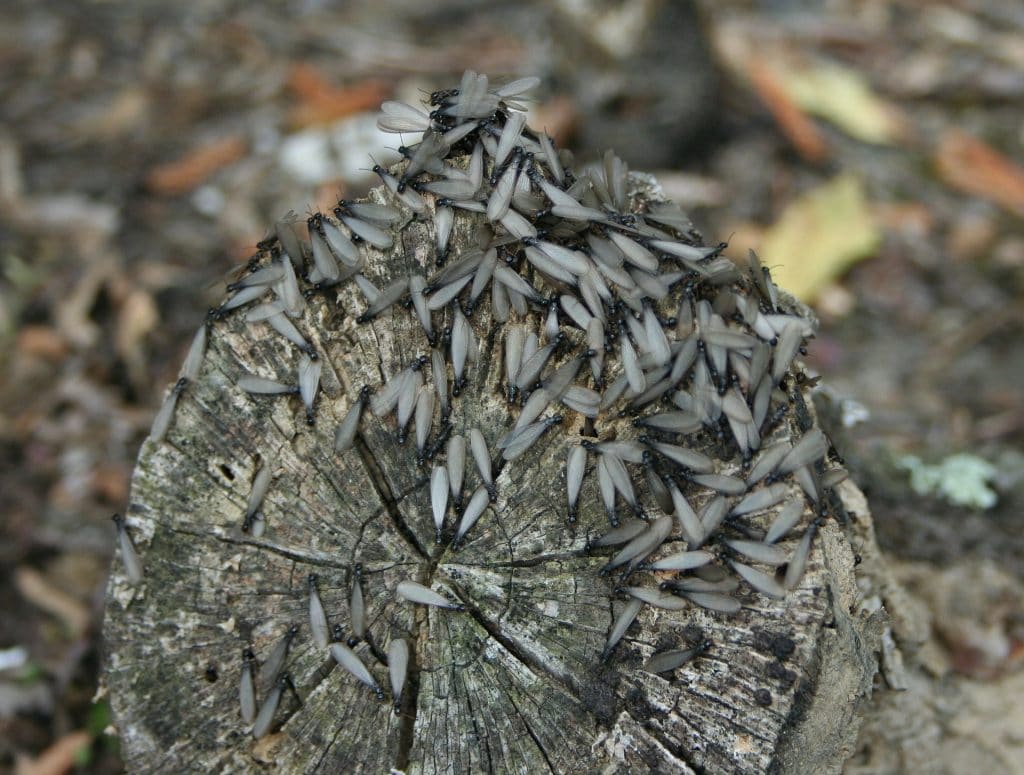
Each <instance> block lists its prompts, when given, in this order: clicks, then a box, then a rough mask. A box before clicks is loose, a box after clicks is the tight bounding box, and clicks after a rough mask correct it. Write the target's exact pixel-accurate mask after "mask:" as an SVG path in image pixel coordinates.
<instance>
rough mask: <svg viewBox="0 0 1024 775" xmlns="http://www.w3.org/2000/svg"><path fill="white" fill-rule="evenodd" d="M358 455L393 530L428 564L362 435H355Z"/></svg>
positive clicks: (423, 549) (427, 559)
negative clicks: (393, 527)
mask: <svg viewBox="0 0 1024 775" xmlns="http://www.w3.org/2000/svg"><path fill="white" fill-rule="evenodd" d="M354 448H355V449H356V451H357V452H358V453H359V457H360V459H361V460H362V461H363V465H364V466H365V467H366V471H367V473H368V474H369V478H370V483H371V484H372V485H373V488H374V489H375V490H376V491H377V497H378V498H380V500H381V502H382V503H383V504H384V508H385V510H386V511H387V514H388V516H389V517H390V518H391V521H392V522H393V523H394V525H395V529H396V530H397V531H398V533H399V534H400V535H401V536H402V538H404V539H405V540H406V542H407V543H408V544H409V546H411V547H412V548H413V549H414V550H415V551H416V553H417V554H418V555H419V556H420V557H422V558H423V560H424V561H426V562H430V560H431V554H430V552H429V551H427V549H426V548H425V547H424V546H423V545H422V544H420V542H419V540H418V539H417V538H416V534H415V533H414V532H413V531H412V530H410V529H409V526H408V525H407V524H406V523H405V519H404V518H403V517H402V512H401V511H400V510H399V508H398V504H399V503H400V502H401V500H400V498H396V497H395V495H394V493H393V492H392V491H391V486H390V485H389V484H388V480H387V477H386V476H385V475H384V472H383V470H381V467H380V465H379V464H378V463H377V461H376V459H375V458H374V456H373V452H371V451H370V447H369V445H368V444H367V443H366V439H365V438H364V437H363V434H362V433H359V434H357V435H356V439H355V447H354Z"/></svg>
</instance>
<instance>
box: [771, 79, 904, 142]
mask: <svg viewBox="0 0 1024 775" xmlns="http://www.w3.org/2000/svg"><path fill="white" fill-rule="evenodd" d="M779 79H780V83H781V85H782V88H783V89H785V91H786V93H787V94H788V95H789V97H790V98H791V99H792V100H793V101H794V102H795V103H796V104H797V105H799V106H800V107H801V108H803V109H804V110H806V111H807V112H808V113H812V114H814V115H816V116H820V117H822V118H824V119H827V120H828V121H830V122H832V123H833V124H835V125H836V126H837V127H839V128H840V129H841V130H842V131H843V132H845V133H846V134H848V135H850V137H854V138H856V139H857V140H861V141H863V142H865V143H876V144H879V145H891V144H892V143H894V142H896V140H898V139H899V137H900V135H901V134H902V124H903V122H902V121H901V119H900V117H899V113H898V111H897V110H896V108H895V107H893V106H892V105H890V104H889V103H887V102H885V101H884V100H882V99H881V98H879V97H878V96H877V95H876V94H875V93H874V92H872V91H871V88H870V87H869V86H868V84H867V81H865V79H864V78H863V77H862V76H861V75H860V73H858V72H856V71H854V70H849V69H847V68H845V67H839V66H838V65H835V64H818V65H808V66H805V67H787V68H785V69H784V70H782V71H781V72H780V76H779Z"/></svg>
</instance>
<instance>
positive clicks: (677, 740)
mask: <svg viewBox="0 0 1024 775" xmlns="http://www.w3.org/2000/svg"><path fill="white" fill-rule="evenodd" d="M534 85H535V84H534V79H523V80H521V81H516V82H512V83H510V84H507V85H504V86H498V87H495V86H493V85H491V84H489V82H488V80H487V78H486V77H484V76H480V75H477V74H476V73H472V72H467V73H466V75H465V76H464V77H463V79H462V82H461V83H460V84H459V86H458V88H455V89H450V90H447V91H442V92H436V93H434V94H433V95H431V97H430V100H429V102H430V104H429V106H428V107H427V108H426V109H420V108H418V107H413V106H408V105H403V104H400V103H386V104H385V106H384V114H383V115H382V117H381V119H380V125H381V128H383V129H385V130H387V131H395V132H403V133H405V136H404V138H403V139H405V140H406V142H408V138H409V137H411V136H417V137H418V138H419V139H418V141H417V142H415V143H410V144H408V145H406V146H403V147H402V153H403V154H404V155H405V157H406V161H404V162H403V163H401V164H399V165H398V166H396V167H395V168H394V169H392V170H384V169H381V168H376V171H377V172H378V174H379V175H380V177H381V180H382V183H383V186H382V187H381V188H379V189H376V190H375V191H373V192H372V193H371V195H370V198H369V199H368V200H367V201H363V202H350V201H342V202H339V204H338V207H337V208H335V209H334V211H333V212H330V213H316V214H314V215H313V216H312V217H310V218H309V219H308V221H307V222H306V223H302V222H301V221H299V220H298V219H296V218H295V217H293V216H289V217H286V218H284V219H282V220H281V221H279V222H278V223H277V224H276V226H275V231H274V234H273V235H272V236H271V237H270V238H268V239H267V240H265V241H264V242H263V243H261V244H260V246H259V252H258V253H257V254H256V255H255V256H254V257H253V259H252V260H251V261H250V263H249V266H248V267H247V270H246V271H245V272H244V273H242V274H241V275H240V276H239V277H238V278H237V280H236V281H235V282H234V283H232V284H231V285H230V286H229V294H230V295H229V296H228V298H227V299H226V301H225V302H224V303H223V304H222V305H221V306H220V307H218V308H216V309H215V310H212V311H211V314H210V316H209V319H208V321H207V323H206V324H205V328H203V329H201V330H200V332H199V333H198V334H197V336H196V337H195V339H194V342H193V346H192V347H191V348H190V351H189V355H188V358H187V360H186V363H185V365H184V367H183V369H182V373H181V378H180V379H179V381H178V382H177V383H176V385H175V386H174V388H173V389H172V390H171V392H170V393H169V396H168V399H167V402H166V403H165V405H164V408H163V409H162V410H161V412H160V413H159V416H158V418H157V420H156V422H155V424H154V429H153V432H152V434H151V436H150V439H149V440H148V441H147V442H146V443H145V444H144V445H143V448H142V451H141V453H140V456H139V461H138V464H137V466H136V469H135V473H134V477H133V482H132V492H131V502H130V503H129V506H128V510H127V514H126V516H125V518H124V519H119V520H118V521H117V525H118V534H117V535H118V539H119V545H120V546H121V550H120V553H121V559H119V560H118V561H117V562H116V563H115V570H114V573H113V574H112V577H111V581H110V586H109V589H108V600H107V618H106V625H105V636H106V645H107V671H106V682H107V686H108V687H109V690H110V692H111V697H112V704H113V708H114V711H115V714H116V717H117V723H118V727H119V730H120V732H121V734H122V738H123V741H124V748H123V750H124V754H125V758H126V761H127V762H128V765H129V767H130V769H132V770H133V771H139V772H144V771H157V770H160V771H166V770H167V769H168V768H175V767H182V768H186V769H199V768H203V769H208V768H218V769H219V768H224V769H248V768H251V767H253V766H255V765H256V764H257V763H262V764H271V765H275V766H276V767H277V768H278V769H279V770H280V771H285V772H311V771H317V772H339V771H345V772H373V773H378V772H385V771H388V770H389V769H390V768H396V769H400V770H405V771H408V772H417V773H418V772H423V773H433V772H447V771H450V770H457V771H471V772H510V771H520V772H527V771H528V772H534V771H553V772H579V771H597V770H602V771H606V772H609V771H621V772H666V771H729V772H763V771H766V770H769V769H773V768H774V769H777V770H789V771H809V770H812V769H813V770H822V769H830V768H835V767H837V766H838V764H839V763H840V762H841V760H842V752H843V747H844V745H846V744H848V742H850V741H851V740H852V737H853V736H854V735H855V734H856V726H857V708H858V703H859V701H860V700H861V699H863V697H864V696H866V695H867V693H868V692H869V691H870V686H871V677H872V675H873V672H874V669H875V662H874V657H873V651H874V645H875V641H874V640H873V639H872V631H870V630H869V628H868V627H867V626H866V624H865V623H864V622H863V621H861V620H859V619H856V618H854V617H852V616H851V615H850V614H849V611H850V610H853V609H854V608H855V602H856V595H857V593H856V586H855V583H854V575H853V567H854V563H853V559H852V558H853V552H852V551H851V548H850V546H849V543H848V541H847V540H846V538H845V532H844V531H845V529H846V524H847V522H846V520H847V519H848V518H849V516H848V514H847V513H846V510H845V507H844V497H843V496H841V495H840V493H841V492H842V491H843V488H850V487H851V485H849V483H846V484H843V485H842V487H840V488H837V487H836V485H837V484H839V483H840V482H841V481H842V479H843V478H844V477H845V472H844V471H843V470H842V468H841V467H840V466H839V465H838V463H837V462H836V460H835V458H834V456H833V455H832V454H831V452H830V447H829V444H828V441H827V439H826V438H825V437H824V435H822V434H821V433H820V432H819V431H818V430H816V428H815V424H814V417H813V416H812V414H811V411H810V409H809V408H808V406H809V402H808V401H807V390H808V384H809V382H808V380H807V379H806V377H805V376H804V373H803V371H802V368H801V366H800V365H799V362H798V360H797V358H798V355H799V352H800V350H801V348H802V347H803V346H804V344H805V343H806V340H807V338H808V337H810V336H812V335H813V325H812V323H811V322H810V320H809V319H808V317H807V316H806V314H805V311H803V310H801V309H800V308H799V306H798V305H797V304H796V303H795V302H793V301H792V300H791V299H789V298H788V297H787V296H786V295H785V294H784V293H782V292H780V291H779V290H778V289H777V288H776V287H775V286H774V285H773V284H772V282H771V277H770V275H769V274H768V272H767V271H766V270H764V269H763V268H761V266H760V265H759V263H758V262H757V259H756V256H752V257H751V262H750V266H749V267H745V268H740V267H737V266H736V265H734V264H733V263H732V262H731V261H730V260H728V259H726V258H724V257H722V256H721V252H720V251H721V247H722V246H711V247H709V246H705V245H703V243H702V241H701V238H700V235H699V234H698V233H697V232H696V231H695V230H694V229H693V226H692V224H691V223H690V221H689V220H688V219H687V217H686V216H685V215H684V214H683V213H682V212H681V211H680V210H679V208H678V207H676V206H675V205H673V204H672V203H669V202H666V201H664V200H663V197H662V196H661V195H660V190H659V189H658V186H657V183H656V182H655V181H654V180H653V179H652V178H650V177H648V176H643V175H637V174H630V173H629V172H628V170H627V169H626V167H625V164H624V163H623V162H622V161H621V160H619V159H618V158H617V157H615V156H614V155H613V154H611V153H609V154H607V155H606V156H605V157H604V159H603V160H602V162H601V163H600V164H597V165H594V166H592V167H588V168H585V169H574V168H573V165H572V161H571V158H570V157H569V155H568V154H566V153H564V152H558V151H556V150H555V149H554V147H553V145H552V143H551V141H550V139H549V138H547V137H546V136H545V135H544V134H539V133H536V132H534V131H533V130H531V129H529V128H528V127H526V126H525V122H524V121H523V120H522V116H523V114H522V112H521V111H522V110H523V107H524V103H523V100H524V96H523V95H524V93H525V92H526V91H528V90H529V88H531V87H532V86H534ZM859 516H860V518H862V519H865V518H867V517H866V515H864V514H861V515H859ZM765 633H769V634H770V635H771V639H770V640H771V642H782V643H785V644H786V648H785V649H781V648H780V649H775V650H774V651H772V652H771V653H765V651H764V650H763V649H761V648H760V647H759V645H758V644H762V643H764V642H765ZM837 654H839V655H841V656H840V658H837V657H836V655H837ZM389 655H390V657H389ZM652 658H653V661H652ZM389 662H390V664H389ZM211 667H212V668H213V669H210V668H211ZM210 676H213V677H214V680H211V679H210ZM834 687H841V689H842V691H838V690H836V689H835V688H834ZM811 729H813V730H820V729H829V730H831V734H830V735H829V736H828V737H829V739H817V737H822V736H815V735H810V734H808V730H811ZM794 740H799V741H801V745H800V746H797V745H795V744H794V743H793V741H794Z"/></svg>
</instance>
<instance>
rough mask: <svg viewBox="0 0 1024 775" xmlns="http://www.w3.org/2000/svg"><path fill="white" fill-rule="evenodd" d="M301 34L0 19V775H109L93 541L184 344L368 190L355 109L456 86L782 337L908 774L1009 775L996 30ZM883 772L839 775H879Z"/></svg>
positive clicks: (213, 21) (469, 12) (682, 17)
mask: <svg viewBox="0 0 1024 775" xmlns="http://www.w3.org/2000/svg"><path fill="white" fill-rule="evenodd" d="M424 5H429V6H430V7H429V10H425V9H424V8H423V7H422V6H424ZM764 5H768V6H770V7H771V9H772V10H771V11H770V12H769V11H765V10H763V9H761V10H757V9H755V6H757V7H760V6H764ZM325 7H326V6H325V5H321V4H317V3H306V4H301V7H300V8H299V9H298V10H294V9H295V4H291V3H283V2H282V3H277V4H258V5H251V6H244V5H243V6H238V5H236V4H231V3H227V2H224V0H199V2H195V3H190V4H188V6H187V9H188V10H179V9H177V8H176V7H174V6H168V7H165V5H164V4H161V3H141V4H140V3H126V2H121V1H120V0H118V1H115V2H107V3H102V4H93V3H74V2H66V1H64V0H58V2H53V3H46V4H38V3H30V2H25V1H24V0H15V1H14V2H10V3H7V4H6V5H5V8H4V10H3V11H0V20H2V24H0V63H2V67H0V93H3V94H4V99H3V101H2V103H0V118H2V120H0V267H2V273H0V407H2V409H0V493H2V494H3V499H2V500H3V511H2V516H0V770H6V769H8V768H13V769H17V771H18V772H20V773H33V774H36V775H41V774H42V773H58V772H65V771H68V770H69V769H71V768H78V769H79V770H80V771H94V772H116V771H119V769H120V760H119V758H118V754H117V739H116V737H114V736H112V735H107V734H104V732H103V731H104V729H106V728H108V725H109V724H110V722H111V720H110V718H109V711H108V709H107V704H106V702H105V701H104V700H103V699H102V697H99V698H97V697H96V693H97V687H98V681H99V673H100V666H101V661H102V640H101V631H102V614H103V599H104V588H105V580H106V575H107V568H108V565H109V563H110V560H111V557H112V554H113V549H114V542H115V533H114V528H113V526H112V524H111V522H110V515H111V513H113V512H115V511H123V510H124V508H125V506H126V504H127V501H128V496H129V481H130V476H131V471H132V466H133V464H134V461H135V456H136V454H137V451H138V448H139V445H140V443H141V441H142V439H143V438H144V437H145V435H146V433H147V430H148V428H149V424H150V422H151V421H152V418H153V415H154V413H155V411H156V410H157V408H158V407H159V406H160V403H161V401H162V398H163V395H164V392H165V390H166V389H167V387H168V386H169V385H170V384H171V383H172V382H173V381H174V379H175V376H176V374H177V370H178V367H179V364H180V362H181V360H182V358H183V357H184V354H185V350H186V348H187V346H188V343H189V341H190V340H191V337H192V333H193V331H194V330H195V328H196V327H197V326H198V325H199V324H200V323H201V321H202V319H203V316H204V314H205V311H206V310H207V309H208V308H209V307H211V306H213V305H214V304H216V303H217V302H218V301H219V299H220V298H221V295H222V294H223V287H224V282H225V278H226V277H228V276H230V274H231V273H232V272H233V271H234V270H237V269H238V268H239V267H240V266H241V265H242V264H243V263H244V262H245V260H246V259H247V258H248V256H249V255H250V254H251V252H252V251H253V249H254V246H255V243H256V242H257V241H258V240H260V239H261V238H262V237H263V236H264V235H265V233H266V228H267V226H268V225H269V224H271V223H272V222H273V221H274V220H275V219H276V218H278V217H280V216H281V215H282V214H283V213H284V212H286V211H288V210H290V209H294V210H296V211H298V212H300V213H301V212H303V211H305V210H306V209H307V208H313V209H317V208H326V207H328V206H330V205H331V204H332V203H333V202H334V201H335V200H336V199H337V198H338V197H339V196H340V195H342V194H343V195H346V196H354V195H359V194H360V193H362V192H364V191H365V190H366V187H367V186H368V184H369V181H368V179H367V177H366V174H367V173H366V169H365V168H366V167H368V166H370V163H369V162H368V161H367V158H368V154H370V153H374V154H377V153H378V152H379V149H381V148H383V147H384V146H385V145H387V144H392V145H393V144H394V139H393V137H388V136H380V135H378V133H377V132H376V130H375V129H374V111H375V108H376V106H377V105H378V104H379V103H380V101H381V100H382V99H388V98H391V97H397V98H401V99H407V100H409V101H416V100H418V99H421V98H422V96H423V94H424V92H429V91H430V90H431V89H433V88H438V87H439V86H445V85H448V84H449V83H451V82H452V81H453V80H457V77H458V75H459V74H460V73H461V71H462V70H463V69H464V68H473V69H476V70H479V71H481V72H486V73H493V74H496V75H497V74H515V75H525V74H536V75H539V76H541V78H542V79H543V84H542V86H541V88H540V89H539V94H538V101H537V104H536V106H535V109H534V111H533V115H532V116H531V122H532V123H534V124H535V125H537V126H543V127H546V128H547V129H548V131H549V132H551V133H552V134H554V135H555V136H556V137H557V138H558V140H559V142H561V143H562V144H564V145H565V146H567V147H569V148H572V149H573V150H574V152H575V153H576V154H577V158H579V159H584V160H586V159H596V158H599V156H600V154H601V153H602V152H603V150H604V149H605V148H606V147H609V146H611V147H614V148H615V149H616V150H617V151H618V152H619V153H620V155H622V156H623V157H624V158H626V159H627V161H629V162H630V164H631V166H632V167H633V168H634V169H638V170H647V171H651V172H654V173H655V174H656V175H657V177H658V178H659V180H660V181H661V182H662V184H663V186H664V189H665V191H666V193H667V194H668V195H669V196H670V197H671V198H674V199H676V200H677V201H679V202H680V204H682V205H683V207H684V209H685V210H687V211H688V212H689V213H690V215H691V216H692V218H693V219H694V221H695V223H696V224H697V225H698V227H699V228H700V229H701V230H702V232H703V233H704V234H705V235H706V239H707V240H708V241H709V242H714V243H717V242H718V241H720V240H726V241H728V242H729V247H728V249H727V251H726V252H727V254H728V255H730V256H733V257H734V258H736V259H737V260H739V261H743V260H745V256H746V254H747V250H748V249H750V248H753V249H756V250H757V251H758V253H759V255H760V256H761V258H762V260H763V261H764V262H765V264H766V265H768V266H770V267H772V269H773V272H774V276H775V277H776V279H777V280H778V281H779V282H780V284H782V285H783V286H784V287H787V288H789V289H790V290H793V291H794V292H796V293H798V295H799V296H800V297H801V298H803V299H804V300H806V301H807V302H808V303H810V304H811V306H812V308H813V309H814V310H815V311H816V313H817V314H818V316H819V317H820V319H821V328H820V332H819V334H818V337H817V339H816V340H815V341H814V343H813V345H812V347H811V349H810V351H809V353H808V356H807V359H806V360H807V363H808V365H809V366H810V368H811V369H813V370H814V371H815V372H816V373H818V374H820V375H822V378H823V382H822V384H823V386H824V387H823V390H824V391H825V392H826V394H827V396H828V397H829V398H831V399H832V401H833V403H834V405H835V406H836V408H837V410H838V411H837V412H836V415H837V417H838V418H839V419H838V421H837V422H836V423H835V426H834V428H833V432H834V434H835V435H836V437H837V445H838V447H839V449H840V451H841V452H842V453H843V454H844V456H845V457H846V460H847V462H848V465H849V467H850V469H851V472H852V475H853V478H854V479H855V480H856V481H857V482H858V484H860V485H861V487H863V488H864V489H865V491H866V493H867V495H868V497H869V500H870V502H871V505H872V509H873V512H874V518H875V526H876V530H877V534H878V539H879V543H880V545H881V547H882V549H883V550H884V551H885V552H886V553H887V555H888V556H889V557H890V558H891V559H892V561H893V563H894V567H895V568H896V569H897V575H898V576H899V577H900V578H901V579H902V580H903V581H904V583H905V584H906V585H907V586H908V588H909V589H910V590H911V591H912V592H914V593H915V595H916V597H917V599H918V600H920V601H921V603H922V605H923V606H924V609H925V610H926V611H927V616H928V618H930V620H931V621H932V622H933V623H934V627H933V628H932V634H933V636H934V637H933V639H932V641H931V642H930V645H929V646H927V647H926V648H925V649H924V650H923V652H922V653H924V655H925V656H924V657H923V658H922V661H923V663H926V670H925V673H926V674H927V676H928V680H930V681H932V682H933V683H934V684H935V685H941V687H942V689H941V692H940V693H941V695H942V697H941V700H936V702H935V703H934V707H935V708H939V706H942V708H943V709H940V710H936V711H935V713H934V714H933V716H934V717H935V719H933V720H935V724H933V726H932V727H929V728H928V730H926V731H925V732H923V733H922V734H923V739H925V740H931V741H932V742H933V743H934V747H936V750H940V751H942V752H943V754H944V755H945V757H946V759H947V762H946V764H945V766H946V767H947V768H948V769H949V771H951V772H954V771H958V769H957V768H959V771H965V770H967V769H969V768H971V769H977V768H978V767H981V766H985V765H988V766H989V767H990V768H991V769H992V770H993V771H1010V770H1012V769H1013V767H1018V768H1019V767H1021V766H1022V765H1020V762H1021V761H1024V753H1022V751H1021V746H1022V745H1024V741H1022V739H1021V736H1020V733H1019V730H1020V729H1022V728H1024V705H1022V702H1021V699H1020V698H1021V697H1024V691H1022V690H1021V689H1022V686H1021V683H1022V682H1021V673H1020V666H1021V659H1022V655H1024V585H1022V582H1024V529H1022V527H1024V524H1022V517H1021V514H1022V508H1024V444H1022V440H1024V391H1022V388H1021V385H1022V384H1024V336H1022V334H1024V129H1022V127H1024V8H1022V7H1021V6H1019V5H1018V4H1014V3H1006V2H1002V1H1001V0H949V1H948V2H935V3H926V2H919V1H917V0H869V1H868V2H853V0H838V1H837V2H831V3H828V4H820V5H819V4H816V3H813V4H803V3H797V2H795V0H794V1H793V2H781V3H771V4H755V3H753V2H750V3H744V2H728V3H713V2H710V0H708V2H704V3H698V4H697V7H690V5H689V4H687V3H664V4H661V3H657V2H653V0H643V1H641V2H633V3H630V2H622V3H609V2H597V1H596V0H595V1H594V2H583V3H580V2H568V0H566V1H565V2H554V3H544V4H541V3H531V2H517V3H507V2H506V3H503V2H490V3H465V2H459V0H440V1H439V2H434V3H430V4H420V3H416V2H414V1H413V0H392V1H391V2H387V3H380V2H373V3H370V2H365V0H363V1H361V2H356V3H349V4H346V10H345V11H344V12H343V13H342V12H337V11H330V10H325ZM822 7H827V9H828V10H827V11H825V10H822ZM580 9H587V11H586V13H584V12H583V11H581V10H580ZM617 9H624V10H617ZM808 9H813V10H808ZM385 10H386V11H387V13H385V12H384V11H385ZM378 158H379V159H380V160H382V161H387V159H389V158H395V157H394V155H392V156H391V157H388V156H387V153H384V155H383V157H378ZM943 703H946V705H948V706H949V707H948V708H947V707H945V706H943ZM1014 726H1016V729H1017V730H1018V731H1017V732H1016V733H1014V732H1013V729H1014ZM929 735H930V736H931V737H929ZM954 739H956V740H960V741H961V743H957V744H952V743H950V742H949V741H951V740H954ZM965 740H967V741H970V742H969V743H963V742H962V741H965ZM931 744H932V743H929V745H931ZM893 746H894V747H892V750H888V749H887V750H886V751H882V750H881V749H882V748H884V746H881V745H880V744H877V741H872V740H866V741H865V742H864V745H863V747H862V749H861V750H860V751H858V752H857V755H856V756H855V758H854V759H853V760H851V764H850V770H851V771H865V772H866V771H873V772H884V771H899V770H904V771H910V770H912V769H913V766H914V763H915V761H916V760H915V759H914V754H913V752H911V751H907V750H903V749H899V748H900V747H899V745H897V744H895V743H894V744H893ZM943 746H947V747H946V748H945V749H944V748H943ZM896 749H899V750H896ZM1015 757H1017V758H1016V759H1015ZM1014 761H1016V763H1014ZM918 771H923V770H920V769H919V770H918ZM1017 771H1019V770H1017Z"/></svg>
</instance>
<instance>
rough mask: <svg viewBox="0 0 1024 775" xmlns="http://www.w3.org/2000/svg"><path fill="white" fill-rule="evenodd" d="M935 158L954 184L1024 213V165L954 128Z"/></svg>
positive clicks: (1014, 211) (940, 146) (1011, 210)
mask: <svg viewBox="0 0 1024 775" xmlns="http://www.w3.org/2000/svg"><path fill="white" fill-rule="evenodd" d="M935 162H936V165H937V166H938V170H939V175H940V176H942V179H943V180H944V181H946V183H947V184H949V185H950V186H952V187H953V188H956V189H959V190H960V191H963V192H965V193H968V194H972V195H974V196H978V197H981V198H983V199H988V200H990V201H992V202H995V203H996V204H998V205H1000V206H1002V207H1004V208H1006V209H1007V210H1009V211H1010V212H1012V213H1015V214H1017V215H1019V216H1022V217H1024V168H1022V167H1021V166H1020V165H1019V164H1017V163H1016V162H1014V161H1013V159H1010V158H1009V157H1007V156H1004V155H1003V154H1001V153H999V151H997V150H995V149H994V148H992V146H990V145H987V144H985V143H983V142H982V141H981V140H979V139H977V138H976V137H972V136H971V135H969V134H967V133H966V132H961V131H960V130H958V129H953V130H950V131H949V132H947V133H946V134H945V135H944V136H943V138H942V141H941V142H940V143H939V149H938V151H937V152H936V154H935Z"/></svg>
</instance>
